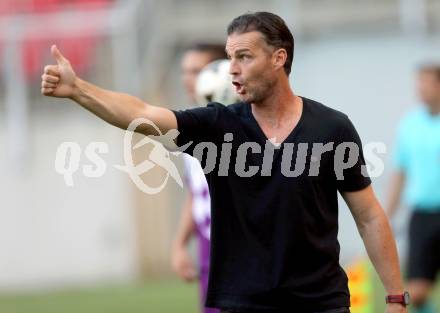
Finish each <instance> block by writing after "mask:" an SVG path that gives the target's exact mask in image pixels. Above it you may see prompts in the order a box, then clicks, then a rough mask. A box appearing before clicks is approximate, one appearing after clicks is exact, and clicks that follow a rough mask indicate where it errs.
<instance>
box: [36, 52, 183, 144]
mask: <svg viewBox="0 0 440 313" xmlns="http://www.w3.org/2000/svg"><path fill="white" fill-rule="evenodd" d="M51 53H52V56H53V57H54V58H55V60H56V62H57V64H56V65H47V66H46V67H45V68H44V73H43V75H42V77H41V78H42V83H41V93H42V94H43V95H45V96H50V97H58V98H69V99H72V100H73V101H75V102H77V103H78V104H80V105H81V106H82V107H84V108H85V109H87V110H89V111H90V112H92V113H93V114H95V115H97V116H98V117H100V118H101V119H103V120H105V121H106V122H108V123H110V124H112V125H114V126H117V127H119V128H122V129H127V127H128V125H129V124H130V123H131V122H132V121H133V120H134V119H136V118H139V117H143V118H147V119H149V120H150V121H152V122H153V123H154V124H155V125H156V126H157V127H159V129H160V130H161V132H162V133H166V132H167V131H168V130H170V129H176V128H177V121H176V117H175V115H174V113H173V112H172V111H171V110H169V109H166V108H161V107H156V106H153V105H150V104H148V103H145V102H143V101H142V100H140V99H138V98H136V97H133V96H130V95H128V94H124V93H118V92H113V91H109V90H105V89H101V88H99V87H97V86H95V85H93V84H91V83H88V82H86V81H84V80H82V79H80V78H79V77H77V76H76V74H75V72H74V70H73V68H72V66H71V65H70V62H69V61H68V60H67V59H66V58H65V57H64V56H63V55H62V54H61V52H60V51H59V50H58V48H57V47H56V46H52V47H51ZM136 131H137V132H140V133H142V134H144V135H157V133H156V132H155V131H154V129H153V128H152V127H150V126H147V125H146V124H142V125H141V126H140V127H139V128H137V129H136Z"/></svg>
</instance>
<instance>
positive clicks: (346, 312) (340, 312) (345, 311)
mask: <svg viewBox="0 0 440 313" xmlns="http://www.w3.org/2000/svg"><path fill="white" fill-rule="evenodd" d="M291 312H294V311H291ZM291 312H285V313H291ZM301 312H302V311H301ZM221 313H240V312H236V311H221ZM280 313H281V312H280ZM282 313H284V312H282ZM310 313H350V309H349V308H346V307H343V308H337V309H332V310H326V311H319V312H310Z"/></svg>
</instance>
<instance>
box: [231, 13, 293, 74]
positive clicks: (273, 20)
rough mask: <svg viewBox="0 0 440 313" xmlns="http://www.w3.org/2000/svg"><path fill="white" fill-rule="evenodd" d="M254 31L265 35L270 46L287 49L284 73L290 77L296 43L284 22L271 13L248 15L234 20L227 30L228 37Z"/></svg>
mask: <svg viewBox="0 0 440 313" xmlns="http://www.w3.org/2000/svg"><path fill="white" fill-rule="evenodd" d="M252 31H257V32H260V33H261V34H263V37H264V39H265V41H266V43H267V44H268V45H270V46H272V47H275V48H277V49H279V48H284V49H286V51H287V59H286V63H285V64H284V71H285V72H286V74H287V75H289V74H290V71H291V69H292V62H293V52H294V47H295V42H294V39H293V35H292V33H291V32H290V30H289V28H288V27H287V25H286V23H285V22H284V20H283V19H282V18H281V17H279V16H278V15H276V14H273V13H269V12H255V13H246V14H243V15H240V16H239V17H236V18H234V19H233V20H232V22H231V23H230V24H229V26H228V29H227V33H228V36H229V35H231V34H233V33H238V34H243V33H247V32H252Z"/></svg>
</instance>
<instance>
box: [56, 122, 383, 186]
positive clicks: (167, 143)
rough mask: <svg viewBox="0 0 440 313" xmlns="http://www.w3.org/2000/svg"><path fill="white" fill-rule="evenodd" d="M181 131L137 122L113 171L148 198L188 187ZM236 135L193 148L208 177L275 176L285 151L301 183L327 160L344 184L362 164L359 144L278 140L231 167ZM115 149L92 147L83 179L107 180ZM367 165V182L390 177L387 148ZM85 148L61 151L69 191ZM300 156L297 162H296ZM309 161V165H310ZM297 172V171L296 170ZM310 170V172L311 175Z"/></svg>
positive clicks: (240, 152) (372, 146)
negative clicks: (144, 150) (142, 152)
mask: <svg viewBox="0 0 440 313" xmlns="http://www.w3.org/2000/svg"><path fill="white" fill-rule="evenodd" d="M141 125H142V126H149V127H151V128H152V129H154V131H155V132H156V134H157V135H149V136H146V137H145V138H143V139H142V140H140V141H139V142H138V143H136V144H135V145H134V146H133V134H134V132H135V131H136V129H137V128H138V127H139V126H141ZM178 135H179V131H177V130H176V129H171V130H169V131H167V132H166V133H165V134H163V133H162V132H161V130H160V129H159V127H157V125H155V124H154V123H153V122H152V121H151V120H148V119H146V118H138V119H135V120H133V121H132V122H131V123H130V125H129V126H128V128H127V130H126V131H125V134H124V140H123V147H124V148H123V154H124V156H123V157H124V163H125V164H124V165H113V166H112V168H114V169H117V170H120V171H123V172H124V173H126V174H127V175H128V176H129V178H130V179H131V181H132V182H133V183H134V184H135V185H136V187H137V188H138V189H139V190H141V191H142V192H144V193H146V194H157V193H159V192H160V191H162V190H163V189H164V187H165V186H166V184H167V183H168V181H169V178H170V177H171V178H172V179H173V180H174V181H175V182H176V183H177V184H178V185H179V186H180V187H183V182H182V178H181V176H180V174H179V171H178V169H177V167H176V165H175V163H174V162H173V160H172V158H171V155H173V156H178V155H180V154H181V153H183V152H185V151H186V150H187V149H188V147H190V146H191V145H192V144H193V142H192V141H190V142H188V143H186V144H185V145H183V146H181V147H178V146H176V144H175V141H176V138H177V136H178ZM233 140H234V136H233V134H232V133H226V134H224V138H223V142H222V143H221V144H220V145H218V144H217V145H216V144H214V143H213V142H199V143H197V144H196V145H195V146H194V147H192V155H193V156H194V157H195V158H197V159H199V160H204V167H203V171H204V173H205V174H209V173H211V172H212V171H214V170H215V169H217V171H218V172H217V173H216V174H217V175H218V176H227V175H229V173H230V166H231V164H233V166H234V168H233V170H234V173H235V174H236V175H237V176H239V177H252V176H254V175H258V174H260V175H261V176H271V175H272V164H273V161H274V154H275V153H274V152H275V150H277V149H282V156H281V173H282V174H283V175H284V176H286V177H298V176H300V175H303V174H306V175H308V176H318V175H319V171H320V168H321V167H320V165H321V160H322V157H323V155H325V154H326V153H332V160H333V170H334V174H335V176H336V179H337V180H343V179H344V172H345V171H346V170H348V169H350V168H352V167H354V166H356V164H358V161H359V159H360V151H361V149H360V147H359V146H358V145H357V144H356V143H354V142H342V143H339V144H336V143H334V142H327V143H325V144H324V143H313V144H311V143H283V144H277V143H276V142H275V143H274V142H273V140H267V141H266V143H265V144H264V146H261V145H260V144H259V143H257V142H242V143H241V144H240V145H239V146H238V148H237V150H236V151H235V156H236V159H235V162H232V161H231V155H232V153H231V152H232V142H233ZM144 145H150V146H151V150H150V152H149V153H148V155H146V158H145V160H143V161H142V162H140V163H139V164H135V162H134V160H133V151H134V150H136V149H138V148H140V147H143V146H144ZM108 151H109V147H108V144H107V143H104V142H92V143H90V144H89V145H88V146H87V147H86V149H85V155H86V157H87V158H88V159H89V161H91V162H92V163H93V164H94V166H93V165H90V164H89V165H84V166H83V169H82V174H83V175H84V176H86V177H95V178H96V177H102V176H103V175H104V173H105V172H106V170H107V164H106V162H105V161H104V159H103V158H102V157H101V155H102V154H105V153H108ZM363 151H364V157H365V160H366V164H365V165H362V166H361V174H362V175H363V176H370V177H378V176H380V175H382V173H383V171H384V163H383V161H382V159H381V158H380V157H379V156H378V155H377V154H384V153H386V146H385V144H384V143H382V142H370V143H368V144H366V145H365V146H364V147H363ZM250 154H260V155H262V160H263V162H262V165H261V166H256V165H249V164H247V163H248V156H249V155H250ZM80 156H81V147H80V145H79V144H78V143H76V142H63V143H62V144H60V146H59V147H58V149H57V152H56V156H55V171H56V172H57V173H59V174H61V175H63V177H64V181H65V183H66V185H67V186H70V187H73V186H74V178H73V175H74V174H75V173H76V172H78V171H79V167H80V165H79V164H80ZM294 156H295V159H293V157H294ZM308 158H309V165H310V166H308V167H307V166H306V164H307V159H308ZM155 167H160V168H162V169H163V170H165V172H166V175H165V177H164V178H163V181H162V183H161V184H160V185H158V186H155V187H153V186H150V185H149V184H148V182H146V181H144V180H143V179H142V177H141V176H142V175H143V174H145V173H147V172H149V171H151V170H152V169H153V168H155ZM292 167H293V168H292ZM306 168H308V172H307V173H305V171H306Z"/></svg>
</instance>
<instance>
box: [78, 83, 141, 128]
mask: <svg viewBox="0 0 440 313" xmlns="http://www.w3.org/2000/svg"><path fill="white" fill-rule="evenodd" d="M71 99H72V100H74V101H75V102H77V103H78V104H80V105H81V106H82V107H84V108H85V109H87V110H89V111H90V112H92V113H93V114H95V115H97V116H98V117H100V118H102V119H103V120H105V121H106V122H108V123H110V124H112V125H114V126H117V127H119V128H122V129H127V127H128V125H129V124H130V123H131V121H133V120H134V119H136V118H138V117H145V116H146V111H147V108H148V104H146V103H144V102H142V101H141V100H140V99H138V98H136V97H133V96H130V95H127V94H123V93H117V92H112V91H109V90H105V89H101V88H99V87H97V86H95V85H93V84H90V83H88V82H86V81H84V80H82V79H79V78H77V79H76V80H75V87H74V93H73V95H72V96H71Z"/></svg>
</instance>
